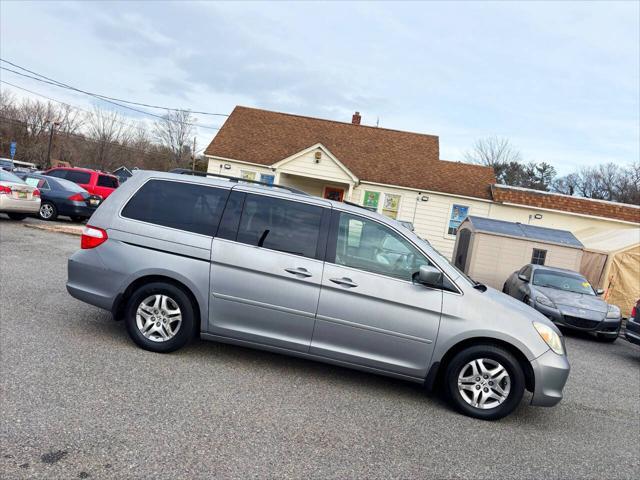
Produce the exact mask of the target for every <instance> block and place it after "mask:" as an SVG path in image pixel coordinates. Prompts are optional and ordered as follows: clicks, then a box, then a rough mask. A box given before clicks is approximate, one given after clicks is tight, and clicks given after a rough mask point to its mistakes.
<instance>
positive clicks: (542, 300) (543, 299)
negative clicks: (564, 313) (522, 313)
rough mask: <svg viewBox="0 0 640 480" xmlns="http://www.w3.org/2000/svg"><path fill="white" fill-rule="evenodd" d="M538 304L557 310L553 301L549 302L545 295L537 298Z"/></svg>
mask: <svg viewBox="0 0 640 480" xmlns="http://www.w3.org/2000/svg"><path fill="white" fill-rule="evenodd" d="M536 303H539V304H540V305H544V306H546V307H551V308H556V304H555V303H553V302H552V301H551V300H549V299H548V298H547V297H545V296H544V295H537V296H536Z"/></svg>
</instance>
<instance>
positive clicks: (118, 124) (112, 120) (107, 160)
mask: <svg viewBox="0 0 640 480" xmlns="http://www.w3.org/2000/svg"><path fill="white" fill-rule="evenodd" d="M87 130H88V134H89V137H90V138H91V139H92V140H93V143H94V145H93V148H91V150H92V153H93V155H92V156H93V159H92V161H91V162H90V163H91V164H92V165H94V166H96V167H98V168H100V169H103V170H105V169H107V168H108V167H112V166H114V164H115V163H116V162H115V159H114V158H113V153H114V150H115V148H116V147H117V146H118V144H120V145H126V144H127V142H128V141H129V139H130V136H131V131H130V129H129V126H128V125H127V124H126V123H125V122H124V119H123V118H122V117H121V116H120V114H118V112H115V111H110V110H101V109H99V108H97V107H96V108H94V110H93V112H92V113H91V114H89V115H88V117H87Z"/></svg>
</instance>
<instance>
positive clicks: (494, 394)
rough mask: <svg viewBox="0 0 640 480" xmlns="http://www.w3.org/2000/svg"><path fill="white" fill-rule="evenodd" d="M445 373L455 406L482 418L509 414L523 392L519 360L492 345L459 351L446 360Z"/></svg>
mask: <svg viewBox="0 0 640 480" xmlns="http://www.w3.org/2000/svg"><path fill="white" fill-rule="evenodd" d="M445 376H446V378H445V381H446V387H447V393H448V396H449V398H450V400H451V402H452V403H453V405H454V406H455V407H456V409H458V410H459V411H460V412H462V413H464V414H465V415H469V416H471V417H475V418H480V419H483V420H496V419H499V418H502V417H505V416H507V415H509V414H510V413H511V412H512V411H513V410H514V409H515V408H516V407H517V406H518V404H519V403H520V401H521V400H522V396H523V394H524V388H525V379H524V373H523V372H522V367H520V364H519V363H518V360H516V358H515V357H514V356H513V355H512V354H511V353H509V352H508V351H506V350H505V349H503V348H501V347H498V346H494V345H475V346H472V347H469V348H466V349H464V350H462V351H461V352H459V353H458V354H456V355H455V357H453V359H452V360H451V362H449V365H448V366H447V369H446V374H445Z"/></svg>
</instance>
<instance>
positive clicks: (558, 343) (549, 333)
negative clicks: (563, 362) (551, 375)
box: [533, 322, 564, 355]
mask: <svg viewBox="0 0 640 480" xmlns="http://www.w3.org/2000/svg"><path fill="white" fill-rule="evenodd" d="M533 326H534V328H535V329H536V330H537V331H538V333H539V334H540V336H541V337H542V339H543V340H544V342H545V343H546V344H547V345H549V348H551V350H553V351H554V352H556V353H557V354H558V355H563V354H564V347H563V346H562V340H560V335H558V334H557V333H556V332H554V331H553V329H552V328H551V327H549V326H548V325H545V324H544V323H538V322H533Z"/></svg>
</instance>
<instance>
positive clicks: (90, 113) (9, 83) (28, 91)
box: [0, 80, 136, 128]
mask: <svg viewBox="0 0 640 480" xmlns="http://www.w3.org/2000/svg"><path fill="white" fill-rule="evenodd" d="M0 83H5V84H7V85H10V86H12V87H13V88H17V89H18V90H23V91H25V92H27V93H30V94H32V95H36V96H38V97H42V98H46V99H47V100H49V101H51V102H56V103H59V104H60V105H65V106H67V107H70V108H75V109H76V110H80V111H81V112H85V113H88V114H89V115H92V114H93V112H91V111H89V110H86V109H84V108H81V107H78V106H77V105H71V104H70V103H66V102H63V101H61V100H56V99H55V98H52V97H48V96H47V95H43V94H41V93H38V92H34V91H33V90H29V89H28V88H24V87H21V86H19V85H15V84H13V83H11V82H7V81H6V80H0ZM114 121H115V122H117V123H119V124H121V125H124V126H125V127H128V128H136V127H135V125H132V124H129V123H127V122H123V121H121V120H114Z"/></svg>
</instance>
